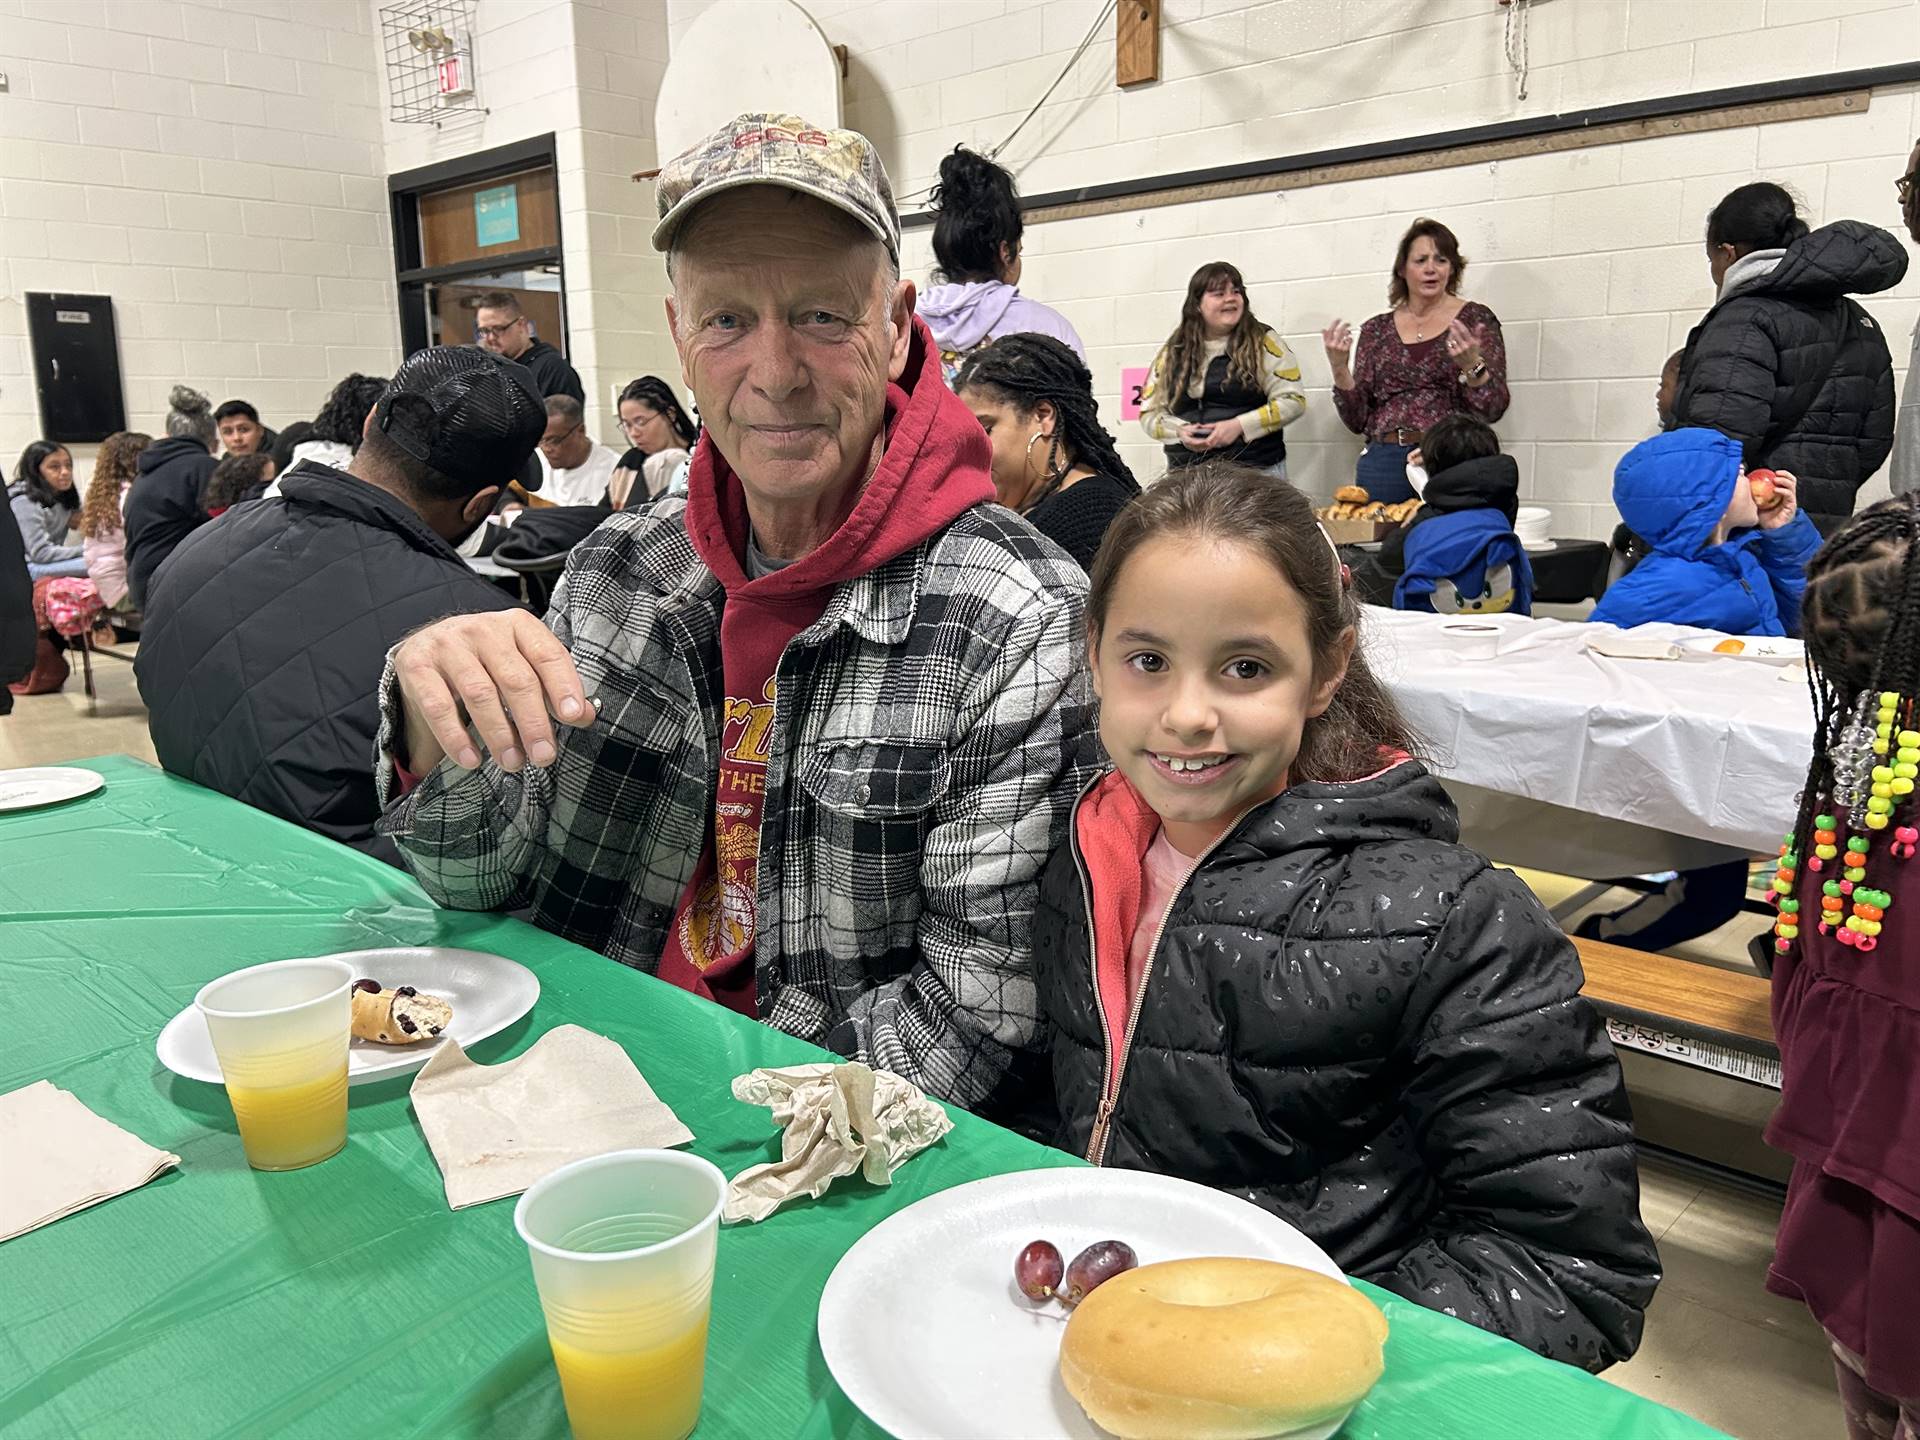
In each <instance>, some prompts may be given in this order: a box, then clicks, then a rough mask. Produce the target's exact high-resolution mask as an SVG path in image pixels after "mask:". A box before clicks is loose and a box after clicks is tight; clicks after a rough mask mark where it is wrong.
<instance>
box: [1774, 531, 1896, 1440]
mask: <svg viewBox="0 0 1920 1440" xmlns="http://www.w3.org/2000/svg"><path fill="white" fill-rule="evenodd" d="M1800 613H1801V630H1802V634H1803V636H1804V637H1805V640H1806V646H1807V662H1808V677H1809V679H1808V683H1809V685H1810V686H1811V688H1812V690H1813V703H1814V736H1813V764H1812V767H1811V769H1810V770H1809V772H1808V774H1807V785H1806V790H1805V792H1804V793H1803V795H1802V798H1801V803H1800V813H1799V815H1798V816H1797V817H1796V819H1795V821H1794V827H1793V830H1792V832H1791V833H1790V834H1789V835H1788V836H1787V840H1786V844H1785V845H1783V846H1782V847H1781V858H1780V871H1779V874H1778V876H1777V877H1776V878H1775V880H1774V886H1773V888H1774V891H1775V900H1776V903H1777V904H1778V907H1779V912H1780V913H1779V919H1778V921H1777V923H1776V924H1775V926H1774V933H1773V934H1772V935H1770V936H1763V937H1761V939H1760V940H1757V941H1756V942H1755V950H1756V951H1757V952H1764V953H1765V954H1766V955H1768V956H1770V957H1771V959H1772V962H1773V1016H1774V1029H1775V1031H1776V1032H1777V1034H1778V1036H1779V1042H1780V1058H1781V1068H1782V1085H1781V1092H1780V1108H1779V1109H1778V1110H1777V1111H1776V1112H1775V1114H1774V1117H1773V1121H1772V1123H1771V1124H1769V1125H1768V1127H1767V1141H1768V1143H1769V1144H1771V1145H1773V1146H1774V1147H1776V1148H1777V1149H1781V1150H1785V1151H1786V1152H1787V1153H1789V1154H1790V1155H1792V1156H1793V1159H1794V1167H1793V1178H1792V1181H1791V1182H1790V1184H1789V1186H1788V1189H1787V1203H1786V1209H1785V1211H1784V1213H1783V1214H1782V1215H1781V1219H1780V1235H1779V1240H1778V1243H1777V1248H1776V1250H1775V1254H1774V1260H1773V1267H1772V1269H1771V1271H1770V1272H1769V1273H1768V1276H1767V1288H1768V1289H1769V1290H1772V1291H1773V1292H1774V1293H1775V1294H1778V1295H1784V1296H1787V1297H1789V1298H1791V1299H1796V1300H1800V1301H1802V1302H1803V1303H1805V1305H1806V1306H1807V1308H1808V1309H1809V1310H1811V1311H1812V1312H1813V1316H1814V1318H1815V1319H1816V1320H1818V1321H1819V1322H1820V1324H1821V1325H1822V1327H1824V1328H1825V1330H1826V1332H1827V1336H1828V1339H1829V1340H1830V1341H1831V1342H1832V1345H1833V1351H1834V1366H1835V1373H1836V1374H1837V1375H1838V1377H1839V1382H1840V1397H1841V1401H1842V1403H1843V1405H1844V1406H1845V1407H1846V1410H1847V1431H1848V1434H1849V1435H1850V1436H1852V1437H1866V1436H1886V1435H1895V1434H1898V1435H1900V1436H1903V1437H1904V1436H1907V1435H1920V1344H1916V1343H1915V1342H1914V1320H1913V1297H1914V1296H1915V1295H1916V1294H1920V861H1916V860H1915V859H1914V852H1915V847H1916V845H1917V844H1920V804H1917V803H1916V800H1915V793H1914V786H1915V781H1916V773H1917V772H1920V495H1903V496H1899V497H1897V498H1895V499H1892V500H1883V501H1882V502H1881V503H1879V504H1878V505H1875V506H1872V507H1871V508H1869V509H1867V510H1865V511H1863V512H1861V514H1859V515H1858V516H1856V517H1854V519H1852V520H1851V521H1849V522H1848V523H1847V524H1846V526H1845V527H1844V528H1843V529H1841V530H1840V531H1839V532H1838V533H1837V534H1835V535H1834V536H1833V538H1832V539H1830V540H1829V541H1827V543H1826V544H1825V545H1824V546H1822V547H1821V549H1820V552H1819V553H1818V554H1817V555H1815V556H1814V557H1813V560H1812V561H1811V563H1810V564H1809V565H1808V566H1807V590H1806V595H1805V597H1804V598H1803V599H1802V601H1801V612H1800ZM1755 958H1756V959H1761V958H1762V956H1761V955H1760V954H1756V957H1755ZM1903 1421H1904V1428H1902V1422H1903Z"/></svg>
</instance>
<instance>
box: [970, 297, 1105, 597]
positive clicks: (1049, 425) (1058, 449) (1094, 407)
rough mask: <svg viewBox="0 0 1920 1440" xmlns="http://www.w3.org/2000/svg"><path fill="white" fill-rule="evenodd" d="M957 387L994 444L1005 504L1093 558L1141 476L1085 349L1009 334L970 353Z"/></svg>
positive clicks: (1083, 561)
mask: <svg viewBox="0 0 1920 1440" xmlns="http://www.w3.org/2000/svg"><path fill="white" fill-rule="evenodd" d="M953 388H954V393H956V394H957V395H959V397H960V399H961V401H962V402H963V403H964V404H965V405H966V407H967V408H968V409H969V410H971V411H972V412H973V416H974V419H976V420H978V421H979V422H980V425H981V428H983V429H984V430H985V431H986V432H987V441H988V443H989V444H991V445H992V446H993V488H994V492H995V494H996V495H998V497H999V499H1000V503H1001V504H1002V505H1005V506H1006V507H1007V508H1008V509H1009V510H1017V511H1019V512H1020V514H1022V515H1024V516H1026V517H1027V519H1028V521H1029V522H1031V523H1032V525H1033V528H1034V529H1036V530H1038V531H1039V532H1040V533H1041V534H1042V535H1044V536H1046V537H1047V538H1048V539H1049V540H1051V541H1053V543H1054V544H1056V545H1058V546H1059V547H1060V548H1061V549H1062V550H1064V551H1066V552H1067V553H1068V554H1069V555H1071V556H1072V557H1073V559H1074V563H1075V564H1077V565H1078V566H1079V567H1080V568H1081V569H1082V570H1085V569H1088V568H1089V567H1091V566H1092V564H1093V557H1094V554H1095V552H1097V551H1098V550H1099V549H1100V541H1101V539H1102V538H1103V537H1104V536H1105V535H1106V533H1107V526H1109V525H1111V524H1112V523H1113V517H1114V516H1116V515H1118V514H1119V513H1120V512H1121V511H1122V510H1124V509H1125V508H1126V506H1127V502H1128V501H1129V500H1131V499H1133V497H1134V496H1136V495H1138V494H1139V493H1140V482H1139V481H1137V480H1135V479H1134V478H1133V472H1132V471H1131V470H1129V469H1128V468H1127V464H1126V462H1125V461H1124V460H1122V459H1121V458H1120V453H1119V451H1117V450H1115V449H1114V446H1113V436H1111V435H1109V434H1108V433H1107V431H1106V427H1105V426H1103V425H1102V424H1101V423H1100V405H1099V402H1098V401H1096V400H1095V399H1094V398H1093V376H1092V375H1091V374H1089V373H1088V371H1087V367H1086V365H1085V364H1084V363H1082V361H1081V359H1080V357H1079V356H1078V355H1075V354H1074V353H1073V351H1071V350H1069V349H1068V348H1067V347H1066V346H1065V345H1063V344H1061V343H1060V342H1059V341H1058V340H1055V339H1054V338H1053V337H1052V336H1050V335H1003V336H1001V337H1000V338H999V339H998V340H995V341H994V342H993V343H992V344H990V345H983V346H981V348H980V349H978V350H976V351H974V352H973V353H972V354H971V355H969V356H968V357H967V358H966V362H965V363H964V364H963V365H961V367H960V376H959V379H957V380H956V381H955V382H954V386H953Z"/></svg>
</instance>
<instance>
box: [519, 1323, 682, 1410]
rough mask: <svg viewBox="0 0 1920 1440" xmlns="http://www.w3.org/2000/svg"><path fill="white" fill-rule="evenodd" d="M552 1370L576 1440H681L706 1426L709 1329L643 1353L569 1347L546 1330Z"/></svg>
mask: <svg viewBox="0 0 1920 1440" xmlns="http://www.w3.org/2000/svg"><path fill="white" fill-rule="evenodd" d="M547 1343H548V1344H549V1345H551V1346H552V1347H553V1368H554V1369H555V1370H557V1371H559V1372H560V1392H561V1394H562V1395H563V1396H564V1397H565V1398H566V1402H567V1422H568V1424H569V1425H571V1426H572V1428H573V1433H574V1435H575V1436H576V1437H577V1440H603V1437H605V1440H616V1437H620V1440H681V1437H682V1436H685V1435H688V1434H691V1433H692V1431H693V1426H694V1422H695V1421H697V1420H698V1419H699V1418H700V1391H701V1388H702V1383H703V1381H704V1380H705V1378H706V1368H707V1321H706V1317H705V1316H702V1317H701V1319H700V1323H699V1324H698V1325H696V1326H694V1327H693V1328H692V1329H691V1330H688V1331H686V1332H685V1333H684V1334H682V1335H680V1336H678V1337H677V1338H675V1339H672V1340H668V1341H666V1342H665V1343H663V1344H660V1345H652V1346H647V1347H645V1348H642V1349H638V1350H589V1349H585V1348H582V1347H580V1346H576V1345H569V1344H568V1343H567V1342H566V1341H564V1340H562V1339H561V1338H560V1335H559V1333H558V1332H556V1331H555V1330H554V1329H553V1325H552V1322H548V1326H547Z"/></svg>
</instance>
